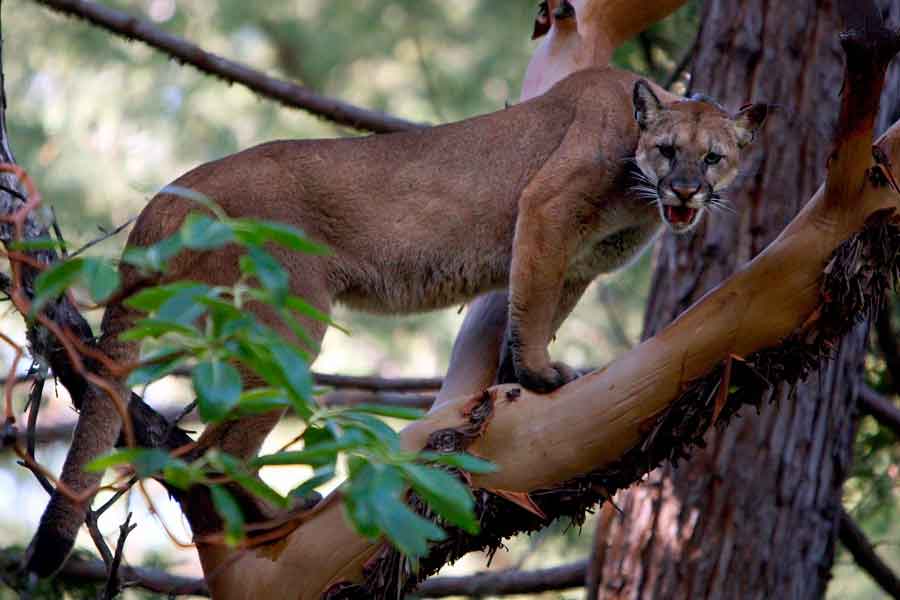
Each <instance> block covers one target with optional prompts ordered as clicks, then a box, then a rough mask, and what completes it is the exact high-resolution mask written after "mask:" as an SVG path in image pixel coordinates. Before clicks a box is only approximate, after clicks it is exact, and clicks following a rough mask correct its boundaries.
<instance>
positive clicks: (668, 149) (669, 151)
mask: <svg viewBox="0 0 900 600" xmlns="http://www.w3.org/2000/svg"><path fill="white" fill-rule="evenodd" d="M656 148H657V150H659V153H660V154H662V155H663V157H664V158H668V159H670V160H671V159H673V158H675V146H673V145H671V144H660V145H659V146H657V147H656Z"/></svg>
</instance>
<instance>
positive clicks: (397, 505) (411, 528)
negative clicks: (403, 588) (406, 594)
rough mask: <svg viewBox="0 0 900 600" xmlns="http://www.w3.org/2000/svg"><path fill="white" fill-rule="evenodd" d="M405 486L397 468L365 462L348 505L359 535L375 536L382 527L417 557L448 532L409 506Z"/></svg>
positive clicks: (347, 497)
mask: <svg viewBox="0 0 900 600" xmlns="http://www.w3.org/2000/svg"><path fill="white" fill-rule="evenodd" d="M404 489H405V483H404V481H403V477H402V474H401V471H400V470H399V469H398V468H397V467H393V466H384V465H378V466H375V465H366V466H365V467H364V468H362V469H360V470H359V472H358V474H357V476H356V478H355V479H354V480H352V481H351V482H350V485H349V487H348V489H347V490H346V494H345V496H344V498H345V506H346V507H347V512H348V515H349V516H350V518H351V521H352V522H353V524H354V526H355V527H356V529H357V531H358V532H359V533H360V534H362V535H366V536H368V537H374V535H375V534H377V532H378V531H379V530H380V531H382V532H384V534H385V536H387V538H388V539H389V540H390V541H391V542H392V543H393V544H394V545H395V546H397V548H398V549H399V550H400V551H401V552H403V553H404V554H406V555H407V556H409V557H410V558H413V559H415V558H417V557H420V556H423V555H424V554H425V553H426V552H427V551H428V542H429V541H430V540H432V541H438V540H442V539H445V538H446V534H445V533H444V531H443V530H442V529H441V528H440V527H438V526H437V525H435V524H434V523H432V522H431V521H428V520H427V519H424V518H422V517H420V516H419V515H417V514H416V513H414V512H413V511H412V510H410V509H409V507H407V506H406V504H405V503H404V502H403V490H404Z"/></svg>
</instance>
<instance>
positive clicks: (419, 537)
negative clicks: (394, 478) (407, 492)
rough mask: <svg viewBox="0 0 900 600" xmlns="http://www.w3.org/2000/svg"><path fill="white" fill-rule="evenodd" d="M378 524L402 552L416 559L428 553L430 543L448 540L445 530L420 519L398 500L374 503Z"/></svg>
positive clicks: (392, 499) (390, 499) (391, 499)
mask: <svg viewBox="0 0 900 600" xmlns="http://www.w3.org/2000/svg"><path fill="white" fill-rule="evenodd" d="M372 508H373V509H374V512H375V515H376V522H377V523H378V525H379V526H380V527H381V528H382V530H383V531H384V534H385V535H386V536H387V538H388V539H389V540H390V541H391V542H393V544H394V545H395V546H396V547H397V549H398V550H400V552H402V553H403V554H405V555H406V556H408V557H410V558H412V559H416V558H420V557H422V556H425V555H426V554H427V553H428V542H429V541H432V542H440V541H442V540H444V539H446V538H447V534H446V533H444V530H443V529H441V528H440V527H438V526H437V525H435V524H434V523H432V522H431V521H429V520H428V519H425V518H423V517H420V516H419V515H417V514H416V513H414V512H413V511H412V510H410V509H409V507H408V506H406V504H404V503H403V502H401V501H400V500H398V499H396V498H389V499H385V500H383V501H379V502H373V503H372Z"/></svg>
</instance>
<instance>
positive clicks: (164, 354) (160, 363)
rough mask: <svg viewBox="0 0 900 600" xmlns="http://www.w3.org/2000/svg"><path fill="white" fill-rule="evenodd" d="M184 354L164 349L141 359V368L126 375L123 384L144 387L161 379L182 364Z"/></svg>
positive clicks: (173, 349)
mask: <svg viewBox="0 0 900 600" xmlns="http://www.w3.org/2000/svg"><path fill="white" fill-rule="evenodd" d="M184 358H185V357H184V354H183V353H182V351H181V350H179V349H178V348H171V347H166V348H163V349H160V350H157V351H156V352H152V353H150V354H148V355H147V356H145V357H143V358H142V360H141V362H142V364H141V366H139V367H138V368H136V369H135V370H134V371H132V372H131V373H130V374H129V375H128V379H127V380H126V382H125V384H126V385H129V386H136V385H144V384H147V383H152V382H154V381H156V380H157V379H161V378H163V377H165V376H166V375H168V374H169V373H171V372H172V371H174V370H175V369H177V368H178V366H179V365H181V364H182V362H184Z"/></svg>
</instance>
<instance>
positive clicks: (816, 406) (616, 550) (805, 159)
mask: <svg viewBox="0 0 900 600" xmlns="http://www.w3.org/2000/svg"><path fill="white" fill-rule="evenodd" d="M840 30H841V23H840V22H839V18H838V14H837V9H836V7H835V6H834V5H833V3H831V2H813V1H811V0H807V1H803V2H794V3H783V2H772V1H769V0H719V1H717V2H708V3H706V4H705V8H704V14H703V25H702V28H701V31H700V33H699V39H698V45H697V55H696V61H695V63H694V70H693V79H692V81H693V89H694V91H702V92H704V93H708V94H710V95H712V96H713V97H716V98H718V99H720V100H721V101H723V103H725V104H726V105H728V106H730V107H735V106H739V105H741V104H743V103H746V102H750V101H751V100H754V101H768V102H773V103H776V104H778V105H779V106H780V107H781V108H782V110H781V111H779V113H777V114H776V115H775V118H772V119H770V122H769V123H768V126H767V128H766V130H765V132H764V133H763V135H762V136H760V139H759V140H758V141H757V142H756V148H755V150H754V154H753V155H752V156H751V157H750V159H749V164H748V166H747V173H748V175H747V176H746V178H745V180H744V181H743V182H740V183H739V184H738V185H736V186H735V190H736V191H735V192H734V193H733V194H731V195H729V199H730V200H731V202H732V203H733V205H734V206H735V208H736V209H737V215H729V214H723V213H718V214H714V215H711V218H709V219H708V220H706V221H705V224H704V226H703V228H702V229H700V230H699V231H698V232H697V233H696V235H694V236H692V237H691V238H688V239H684V238H682V239H674V238H672V237H667V238H666V239H665V240H664V242H663V245H662V249H661V251H660V253H659V260H658V266H657V270H656V273H655V276H654V283H653V289H652V294H651V301H650V305H649V307H648V309H647V322H646V331H645V336H648V337H649V336H650V335H653V334H654V333H655V332H656V331H658V330H659V329H661V328H662V326H663V325H665V324H666V323H668V322H669V321H670V320H671V319H672V318H674V317H675V316H676V315H677V314H679V313H680V312H682V311H683V310H684V309H686V308H687V307H688V306H689V305H690V304H692V303H693V302H695V301H696V300H697V299H698V298H699V297H700V296H702V295H703V294H704V293H705V292H706V291H707V290H709V289H710V288H712V287H713V286H714V285H716V284H717V283H719V282H720V281H722V280H723V279H724V278H726V277H727V276H728V275H729V274H731V273H732V272H733V271H734V269H735V268H736V267H737V266H739V265H741V264H743V263H745V262H746V261H747V260H748V259H750V258H752V257H753V256H755V255H756V254H757V253H758V252H759V251H760V250H762V249H763V248H764V247H765V245H766V244H768V243H769V242H770V241H771V240H772V239H773V238H774V237H775V236H776V235H777V234H778V233H779V232H780V231H781V229H782V228H783V227H784V225H785V224H786V223H787V222H788V221H789V220H790V219H791V218H792V217H793V215H794V214H796V213H797V211H798V210H799V209H800V207H801V205H802V203H803V202H805V201H806V199H807V198H808V197H809V196H810V194H811V192H812V191H813V190H814V189H815V187H816V186H817V185H818V184H819V182H821V181H822V179H823V177H824V174H825V166H826V160H827V157H828V154H829V152H830V150H831V147H830V144H829V142H828V139H829V135H830V133H831V131H832V129H833V127H834V120H835V117H836V115H837V114H838V104H839V96H838V92H839V90H840V89H841V80H842V64H843V60H842V56H841V50H840V47H839V42H838V33H839V31H840ZM891 77H896V72H894V74H893V75H891ZM890 80H891V79H890V78H889V81H890ZM891 87H892V86H891V85H890V84H888V86H886V89H888V90H890V89H891ZM893 87H896V86H893ZM888 93H890V91H889V92H888ZM886 104H890V103H886ZM883 112H884V111H883ZM887 112H890V111H887ZM881 122H882V123H883V122H886V118H885V119H882V120H881ZM867 329H868V328H867V326H861V327H858V328H857V329H856V330H855V331H854V333H852V334H851V335H849V336H848V337H847V338H846V339H845V340H844V341H843V343H842V344H841V345H840V346H839V347H838V348H837V349H836V350H835V360H834V361H833V362H832V363H831V364H830V365H829V366H828V368H826V369H825V370H824V371H823V372H822V373H821V374H819V375H818V376H816V375H814V376H813V377H812V380H811V381H810V382H808V383H807V384H806V385H802V386H800V387H798V388H797V389H796V391H795V393H794V394H795V395H794V397H793V398H786V396H788V395H789V394H791V391H790V390H788V389H778V390H776V391H775V392H774V393H775V394H776V395H777V396H779V397H780V399H781V400H783V401H782V402H779V403H777V404H776V405H774V406H767V407H766V408H764V409H763V410H762V411H761V414H758V415H757V414H752V412H750V411H746V410H745V411H744V413H745V414H743V417H744V418H743V419H741V420H739V421H738V422H736V423H734V424H733V425H732V426H730V427H729V428H728V429H727V430H726V431H723V432H713V433H711V434H709V435H708V436H707V440H708V448H707V449H706V450H705V451H702V452H699V453H696V454H695V455H694V456H693V457H692V459H691V460H689V461H688V462H687V463H685V464H683V465H682V466H681V467H680V468H679V469H677V470H675V469H673V468H671V467H669V466H667V467H664V468H662V469H659V470H657V471H655V472H654V473H652V474H651V475H650V476H649V477H648V480H647V481H646V483H645V484H643V485H642V486H640V487H638V488H635V489H632V490H630V491H628V492H627V493H623V494H621V495H620V496H619V498H618V499H617V504H618V506H619V507H621V508H622V509H623V512H622V513H620V514H617V515H614V516H613V518H612V519H611V524H610V527H609V529H608V530H607V534H606V535H607V538H606V543H607V545H608V549H607V550H606V552H605V554H603V556H602V561H603V564H602V565H601V566H600V568H601V571H602V579H601V581H602V583H601V589H600V593H599V597H600V598H820V597H821V596H822V595H823V593H824V589H825V587H826V585H827V583H828V579H829V572H830V568H831V564H832V562H833V557H834V548H835V542H836V538H837V533H838V521H839V515H840V512H841V510H840V509H841V506H840V501H841V486H842V483H843V480H844V477H845V475H846V473H847V468H848V466H849V462H850V460H851V450H852V443H851V442H852V435H853V424H852V423H853V419H852V416H853V412H854V409H855V390H856V389H857V386H858V384H859V381H860V376H861V366H862V358H863V355H864V352H865V343H866V333H867ZM747 413H749V414H747Z"/></svg>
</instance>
